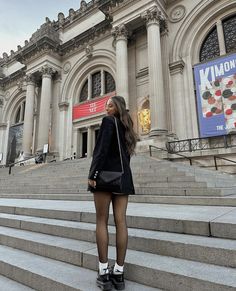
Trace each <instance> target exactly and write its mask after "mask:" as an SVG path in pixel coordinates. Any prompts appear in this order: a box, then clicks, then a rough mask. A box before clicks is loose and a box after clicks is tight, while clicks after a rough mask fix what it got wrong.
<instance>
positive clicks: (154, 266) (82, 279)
mask: <svg viewBox="0 0 236 291" xmlns="http://www.w3.org/2000/svg"><path fill="white" fill-rule="evenodd" d="M0 253H1V254H2V255H1V258H0V263H1V265H2V266H3V268H1V273H2V275H5V273H8V274H9V273H10V272H11V276H12V277H13V278H12V279H14V280H16V281H20V282H21V283H23V284H26V283H27V285H29V286H31V287H32V288H34V289H36V290H37V289H38V290H39V289H40V288H39V284H42V282H43V290H45V291H47V290H50V291H51V290H59V291H60V290H63V291H64V290H68V291H69V290H91V291H92V290H96V289H95V288H94V281H95V277H96V273H95V272H92V271H91V270H87V269H85V268H88V269H93V270H95V269H96V268H97V250H96V249H91V250H87V251H86V252H85V253H84V255H83V259H82V264H83V265H82V266H83V268H81V267H78V266H74V265H71V264H68V263H63V262H59V261H56V260H53V259H49V258H44V257H41V256H38V255H35V254H32V253H28V252H25V251H20V250H16V249H13V248H10V247H6V246H0ZM114 259H115V248H114V247H110V248H109V261H111V262H114ZM125 266H126V269H125V276H126V278H127V279H132V281H135V282H137V283H141V284H146V285H148V286H150V287H153V288H161V289H164V290H175V291H187V290H188V291H189V290H193V291H197V290H198V291H199V290H201V291H204V290H205V291H206V290H207V291H213V290H214V291H217V290H219V291H225V290H227V291H228V290H229V291H231V290H232V291H233V290H235V288H236V270H235V269H233V268H226V267H221V266H215V265H211V264H205V263H199V262H192V261H187V260H182V259H177V258H170V257H166V256H159V255H153V254H148V253H144V252H137V251H133V250H128V251H127V256H126V265H125ZM58 274H60V275H58ZM166 278H168V279H166ZM131 284H132V283H131ZM127 285H128V284H127ZM40 287H41V288H42V286H40ZM127 287H128V286H127ZM133 287H134V286H132V287H131V288H133ZM134 288H136V289H134ZM134 288H133V290H143V291H144V290H146V289H144V288H145V287H144V286H141V288H143V289H138V288H137V287H136V286H135V287H134ZM146 288H147V287H146ZM126 290H129V289H128V288H127V289H126Z"/></svg>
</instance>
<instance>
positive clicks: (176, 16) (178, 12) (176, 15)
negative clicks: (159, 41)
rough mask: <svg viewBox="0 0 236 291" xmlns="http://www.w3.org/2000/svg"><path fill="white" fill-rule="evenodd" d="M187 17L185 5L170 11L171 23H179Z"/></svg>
mask: <svg viewBox="0 0 236 291" xmlns="http://www.w3.org/2000/svg"><path fill="white" fill-rule="evenodd" d="M185 15H186V8H185V6H183V5H178V6H176V7H174V8H173V9H172V10H171V11H170V16H169V19H170V21H171V22H178V21H180V20H181V19H183V18H184V16H185Z"/></svg>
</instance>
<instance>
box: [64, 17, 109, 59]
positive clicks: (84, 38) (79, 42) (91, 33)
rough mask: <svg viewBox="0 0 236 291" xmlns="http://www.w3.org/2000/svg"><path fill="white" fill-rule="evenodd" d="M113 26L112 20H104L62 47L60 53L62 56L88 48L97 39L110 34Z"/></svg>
mask: <svg viewBox="0 0 236 291" xmlns="http://www.w3.org/2000/svg"><path fill="white" fill-rule="evenodd" d="M111 29H112V25H111V22H110V20H107V19H106V20H104V21H102V22H101V23H99V24H97V25H95V26H94V27H92V28H90V29H88V30H86V31H85V32H83V33H82V34H80V35H78V36H76V37H75V38H73V39H71V40H69V41H67V42H66V43H64V44H62V45H61V46H60V52H61V54H62V55H66V54H68V53H70V52H73V51H74V50H76V49H78V48H83V49H84V48H86V46H87V45H88V44H90V45H91V42H93V41H95V39H96V38H100V37H102V36H104V35H105V34H106V33H110V32H111Z"/></svg>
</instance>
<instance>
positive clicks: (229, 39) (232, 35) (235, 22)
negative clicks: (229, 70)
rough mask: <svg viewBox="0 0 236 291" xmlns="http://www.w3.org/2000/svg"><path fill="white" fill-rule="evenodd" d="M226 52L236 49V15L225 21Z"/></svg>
mask: <svg viewBox="0 0 236 291" xmlns="http://www.w3.org/2000/svg"><path fill="white" fill-rule="evenodd" d="M223 30H224V38H225V47H226V52H227V53H230V52H233V51H236V15H234V16H231V17H229V18H227V19H225V20H224V21H223Z"/></svg>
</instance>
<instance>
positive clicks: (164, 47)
mask: <svg viewBox="0 0 236 291" xmlns="http://www.w3.org/2000/svg"><path fill="white" fill-rule="evenodd" d="M168 34H169V30H168V26H167V21H166V20H165V21H164V22H163V26H162V27H161V52H162V60H163V62H162V65H163V85H164V92H165V100H166V106H165V108H166V122H167V129H168V132H172V123H171V105H170V70H169V43H168V37H169V36H168Z"/></svg>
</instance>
